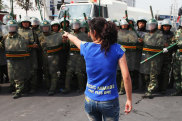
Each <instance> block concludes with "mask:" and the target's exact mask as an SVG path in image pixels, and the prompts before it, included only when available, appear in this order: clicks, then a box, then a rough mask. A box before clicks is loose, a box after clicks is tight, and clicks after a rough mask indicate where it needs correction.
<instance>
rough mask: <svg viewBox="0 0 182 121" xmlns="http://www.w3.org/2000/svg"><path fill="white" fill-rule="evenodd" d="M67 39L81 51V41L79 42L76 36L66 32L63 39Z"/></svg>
mask: <svg viewBox="0 0 182 121" xmlns="http://www.w3.org/2000/svg"><path fill="white" fill-rule="evenodd" d="M66 38H68V39H69V40H70V41H71V42H73V43H74V44H75V45H76V46H77V47H78V48H79V49H80V45H81V40H79V39H78V38H77V37H76V36H74V35H72V34H70V33H68V32H64V34H63V39H66Z"/></svg>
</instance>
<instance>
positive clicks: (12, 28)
mask: <svg viewBox="0 0 182 121" xmlns="http://www.w3.org/2000/svg"><path fill="white" fill-rule="evenodd" d="M7 26H8V32H17V31H18V23H17V22H16V21H15V20H9V21H8V23H7Z"/></svg>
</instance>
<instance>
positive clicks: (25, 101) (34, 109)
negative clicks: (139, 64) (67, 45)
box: [0, 87, 182, 121]
mask: <svg viewBox="0 0 182 121" xmlns="http://www.w3.org/2000/svg"><path fill="white" fill-rule="evenodd" d="M142 95H143V94H142V93H141V94H140V93H133V111H132V112H131V113H130V114H129V115H124V113H123V110H124V104H125V101H126V96H125V95H124V96H120V97H119V99H120V107H121V113H120V121H182V97H181V96H178V97H171V96H160V95H157V97H155V98H154V99H141V96H142ZM0 121H88V119H87V117H86V114H85V112H84V95H83V94H78V93H74V92H73V93H71V94H68V95H62V94H57V95H55V96H53V97H49V96H47V95H46V94H45V93H43V92H39V93H38V94H36V95H34V96H27V97H22V98H20V99H17V100H14V99H12V97H11V95H10V94H8V93H7V91H6V87H3V89H2V92H1V93H0Z"/></svg>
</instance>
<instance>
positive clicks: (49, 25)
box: [40, 20, 51, 32]
mask: <svg viewBox="0 0 182 121" xmlns="http://www.w3.org/2000/svg"><path fill="white" fill-rule="evenodd" d="M40 28H41V31H42V32H50V31H51V24H50V22H49V21H48V20H43V21H42V22H41V24H40ZM44 28H48V29H44Z"/></svg>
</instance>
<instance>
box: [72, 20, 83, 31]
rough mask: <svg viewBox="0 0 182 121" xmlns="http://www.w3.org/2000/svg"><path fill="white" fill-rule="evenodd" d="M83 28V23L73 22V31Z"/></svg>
mask: <svg viewBox="0 0 182 121" xmlns="http://www.w3.org/2000/svg"><path fill="white" fill-rule="evenodd" d="M80 27H81V23H80V21H79V20H78V19H75V20H73V23H72V29H79V28H80Z"/></svg>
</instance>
